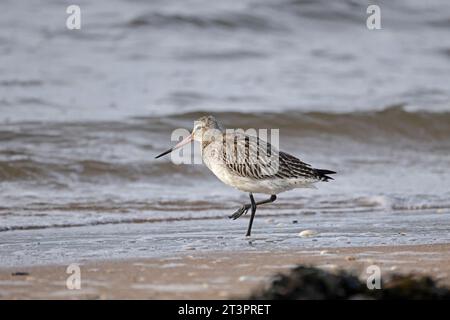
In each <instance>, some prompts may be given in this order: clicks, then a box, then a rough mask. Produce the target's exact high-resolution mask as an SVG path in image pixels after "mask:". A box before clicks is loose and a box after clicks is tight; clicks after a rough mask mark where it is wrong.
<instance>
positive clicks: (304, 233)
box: [298, 230, 317, 238]
mask: <svg viewBox="0 0 450 320" xmlns="http://www.w3.org/2000/svg"><path fill="white" fill-rule="evenodd" d="M315 235H317V231H314V230H303V231H302V232H300V233H299V234H298V236H299V237H302V238H307V237H314V236H315Z"/></svg>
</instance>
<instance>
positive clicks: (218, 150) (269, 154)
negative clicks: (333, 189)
mask: <svg viewBox="0 0 450 320" xmlns="http://www.w3.org/2000/svg"><path fill="white" fill-rule="evenodd" d="M192 141H198V142H200V143H201V147H202V159H203V162H204V163H205V165H206V166H207V167H208V168H209V169H210V170H211V171H212V172H213V173H214V174H215V175H216V177H217V178H219V179H220V180H221V181H222V182H223V183H225V184H227V185H230V186H232V187H234V188H237V189H238V190H241V191H244V192H248V193H249V196H250V203H249V204H244V205H243V206H242V207H240V208H239V209H238V210H237V211H236V212H235V213H233V214H232V215H231V216H230V219H233V220H235V219H237V218H239V217H240V216H242V215H243V214H246V213H247V212H248V210H249V209H251V216H250V221H249V225H248V229H247V236H250V234H251V231H252V225H253V219H254V218H255V213H256V208H257V206H259V205H262V204H266V203H271V202H274V201H275V200H276V199H277V196H276V195H277V194H279V193H281V192H284V191H288V190H292V189H295V188H308V187H311V185H312V184H313V183H315V182H318V181H328V180H330V179H333V178H331V177H330V176H328V175H329V174H334V173H336V172H334V171H331V170H323V169H315V168H312V167H311V166H310V165H309V164H306V163H304V162H302V161H301V160H299V159H298V158H296V157H294V156H292V155H290V154H288V153H286V152H282V151H278V150H277V149H276V148H275V147H273V146H272V145H271V144H269V143H267V142H265V141H263V140H262V139H260V138H258V137H256V136H253V135H248V134H245V133H244V132H242V131H231V132H229V131H228V130H224V128H223V127H222V125H221V124H220V123H219V122H218V121H217V120H216V119H215V118H214V117H213V116H205V117H201V118H200V119H198V120H197V121H195V123H194V129H193V130H192V133H191V134H190V135H189V136H187V137H186V138H184V139H183V140H182V141H180V142H179V143H178V144H177V145H175V146H174V147H172V148H170V149H169V150H167V151H165V152H163V153H161V154H160V155H158V156H156V158H159V157H162V156H164V155H166V154H168V153H170V152H172V151H174V150H176V149H179V148H181V147H182V146H184V145H186V144H188V143H190V142H192ZM253 193H263V194H268V195H270V198H269V199H266V200H263V201H258V202H256V201H255V199H254V197H253Z"/></svg>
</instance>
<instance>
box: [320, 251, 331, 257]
mask: <svg viewBox="0 0 450 320" xmlns="http://www.w3.org/2000/svg"><path fill="white" fill-rule="evenodd" d="M329 253H330V252H329V251H327V250H322V251H320V255H321V256H323V255H325V254H329Z"/></svg>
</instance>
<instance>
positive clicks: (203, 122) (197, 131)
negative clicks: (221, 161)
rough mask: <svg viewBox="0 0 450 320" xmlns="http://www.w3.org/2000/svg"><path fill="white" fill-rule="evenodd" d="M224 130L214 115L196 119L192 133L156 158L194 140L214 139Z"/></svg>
mask: <svg viewBox="0 0 450 320" xmlns="http://www.w3.org/2000/svg"><path fill="white" fill-rule="evenodd" d="M222 132H223V128H222V126H221V125H220V123H219V122H218V121H217V120H216V118H214V117H213V116H204V117H201V118H199V119H198V120H196V121H194V128H193V129H192V132H191V134H190V135H188V136H187V137H186V138H184V139H183V140H181V141H180V142H179V143H178V144H176V145H175V146H174V147H172V148H170V149H169V150H167V151H164V152H163V153H161V154H160V155H158V156H156V158H159V157H162V156H164V155H166V154H168V153H170V152H172V151H174V150H176V149H179V148H181V147H182V146H184V145H186V144H188V143H190V142H192V141H194V140H195V141H198V142H205V141H211V140H212V139H215V138H214V137H216V136H217V134H220V133H222Z"/></svg>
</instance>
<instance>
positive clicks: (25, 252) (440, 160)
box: [0, 0, 450, 266]
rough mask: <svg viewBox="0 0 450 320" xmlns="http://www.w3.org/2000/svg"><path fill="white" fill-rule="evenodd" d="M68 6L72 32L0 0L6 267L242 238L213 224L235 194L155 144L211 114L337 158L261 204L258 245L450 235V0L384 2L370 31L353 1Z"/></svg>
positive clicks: (289, 147)
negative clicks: (307, 235) (77, 20)
mask: <svg viewBox="0 0 450 320" xmlns="http://www.w3.org/2000/svg"><path fill="white" fill-rule="evenodd" d="M79 4H80V6H81V9H82V29H81V30H79V31H69V30H67V29H66V28H65V25H64V22H65V18H66V14H65V7H64V6H62V5H61V4H60V2H48V1H36V3H35V4H34V5H33V11H30V10H29V8H28V4H27V3H25V2H24V1H12V0H9V1H4V3H3V4H2V8H5V10H2V11H1V12H0V52H1V57H2V58H1V59H0V261H1V262H0V265H3V266H5V265H15V264H21V263H24V264H40V263H51V262H52V261H53V262H56V261H65V262H66V261H68V260H70V259H73V258H76V259H82V258H86V259H87V258H89V259H93V258H98V257H127V256H142V255H144V256H148V255H159V254H165V253H167V252H175V251H177V250H181V249H180V248H179V246H180V245H181V247H182V246H183V245H185V244H184V243H191V242H194V244H195V245H194V247H195V246H197V245H198V243H197V242H196V241H200V243H202V241H204V242H205V244H204V245H203V244H201V245H199V248H197V249H198V250H200V249H204V250H209V249H216V250H221V249H225V248H226V247H230V248H241V247H246V243H247V241H245V240H243V237H242V236H241V235H243V234H244V233H245V224H246V222H247V220H245V219H241V220H242V221H238V222H233V223H232V222H230V221H221V219H226V216H227V215H229V214H231V213H232V212H233V211H234V210H236V209H237V208H238V207H239V206H240V205H241V204H242V203H244V202H247V201H248V199H247V196H246V195H245V194H242V193H240V192H238V191H236V190H233V189H230V188H228V187H227V186H224V185H222V184H221V183H220V182H219V181H218V180H217V179H216V178H215V177H214V176H213V175H212V174H211V173H210V172H208V170H207V169H206V168H205V167H203V166H201V165H182V166H176V165H173V164H171V163H170V162H169V159H168V158H165V159H159V160H154V159H153V158H154V156H155V155H156V154H158V153H160V152H161V151H162V150H164V149H165V148H166V147H167V146H168V145H171V144H172V142H171V141H170V135H171V133H172V130H173V129H176V128H180V127H182V128H188V129H190V127H191V126H192V122H193V120H195V119H196V118H198V117H200V116H202V115H204V114H207V113H212V114H214V115H216V116H217V118H218V119H219V120H221V121H222V122H223V123H224V124H225V125H226V126H227V127H231V128H241V127H242V128H250V127H255V128H269V129H270V128H279V129H280V135H281V137H280V142H281V149H283V150H285V151H288V152H290V153H292V154H294V155H297V156H299V157H300V158H301V159H302V160H304V161H306V162H307V163H311V164H312V165H314V166H315V167H319V168H327V169H332V170H335V171H337V172H338V174H337V175H336V177H335V178H336V180H335V181H332V182H329V183H321V184H319V185H318V189H316V190H296V191H292V192H289V193H286V194H282V195H281V196H280V197H279V200H278V201H277V203H276V204H274V205H270V206H267V207H266V208H264V209H263V208H261V210H260V211H258V217H257V220H256V222H255V227H254V228H255V229H254V233H255V237H262V239H263V240H261V241H259V240H256V242H257V243H258V242H260V243H263V244H264V245H261V248H264V247H265V246H268V248H271V247H272V246H279V245H282V246H285V247H297V246H299V245H300V246H308V245H313V246H317V247H318V246H329V245H373V244H399V243H405V244H406V243H432V242H445V241H448V234H450V232H449V230H450V215H449V212H450V183H449V181H450V173H449V170H448V168H449V166H450V139H449V138H450V89H449V85H448V84H449V83H450V54H449V52H450V31H449V30H450V22H449V20H448V12H450V7H449V3H448V1H442V0H439V1H438V0H435V1H429V2H427V3H426V4H425V3H423V2H422V1H396V2H395V3H391V2H390V1H379V4H380V5H381V9H382V26H383V29H382V30H377V31H369V30H367V28H366V27H365V19H366V16H367V15H366V13H365V9H366V7H367V4H368V2H367V3H366V2H365V1H340V2H339V3H329V2H328V1H316V2H308V1H287V0H283V1H274V0H265V1H252V0H246V1H226V2H211V1H205V0H197V1H151V2H145V1H131V0H115V1H95V2H88V1H86V2H84V1H80V2H79ZM196 156H197V157H198V154H196ZM268 218H273V219H276V220H277V221H278V220H280V221H279V222H278V223H282V224H284V225H285V226H284V227H283V226H280V229H279V228H278V227H276V226H277V223H274V224H273V225H271V224H270V223H269V224H264V220H265V219H268ZM305 219H306V220H305ZM292 220H298V221H299V225H298V226H297V225H295V224H292ZM305 221H306V222H305ZM330 221H332V223H335V224H334V225H333V224H330V223H331V222H330ZM337 221H339V222H337ZM332 227H334V228H333V231H331V229H332ZM305 229H315V230H317V231H318V232H319V234H320V235H321V236H319V237H317V239H316V240H317V241H312V239H308V240H300V238H299V237H297V234H298V232H299V231H301V230H305ZM399 230H401V231H399ZM397 232H403V233H406V234H407V236H399V237H397V236H394V235H395V234H396V233H397ZM324 234H325V235H324ZM349 234H350V235H351V236H350V238H351V240H350V241H345V240H344V239H347V238H348V237H349ZM216 236H223V237H225V239H227V245H223V246H222V245H221V244H220V243H221V240H218V239H216V238H215V237H216ZM339 239H342V241H341V240H339ZM127 241H137V242H142V243H141V245H140V246H138V247H136V245H131V244H130V245H129V246H128V245H126V243H127ZM302 241H306V242H302ZM37 243H42V244H45V245H36V244H37ZM154 243H158V245H153V244H154ZM271 243H272V244H271ZM186 245H188V244H186ZM139 248H142V250H140V249H139ZM145 248H147V249H145ZM152 248H153V249H152ZM61 250H62V251H61ZM152 250H153V251H152ZM16 252H17V254H16Z"/></svg>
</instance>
